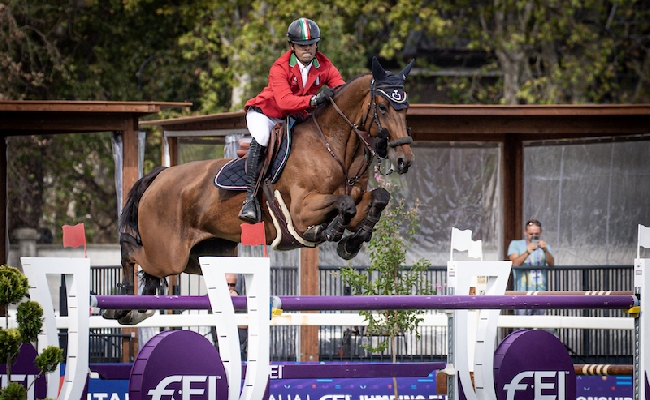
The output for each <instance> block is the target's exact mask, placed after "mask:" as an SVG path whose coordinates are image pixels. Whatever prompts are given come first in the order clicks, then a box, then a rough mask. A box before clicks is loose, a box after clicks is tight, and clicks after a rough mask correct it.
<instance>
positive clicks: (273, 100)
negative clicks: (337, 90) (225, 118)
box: [244, 50, 345, 118]
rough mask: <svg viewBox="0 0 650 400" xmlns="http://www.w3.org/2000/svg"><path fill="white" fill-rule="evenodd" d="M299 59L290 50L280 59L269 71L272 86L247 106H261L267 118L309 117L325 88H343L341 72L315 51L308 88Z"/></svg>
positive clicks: (266, 88)
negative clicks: (311, 102) (304, 81)
mask: <svg viewBox="0 0 650 400" xmlns="http://www.w3.org/2000/svg"><path fill="white" fill-rule="evenodd" d="M298 63H299V61H298V58H297V57H296V56H295V55H294V54H293V51H291V50H289V51H287V52H286V53H284V54H283V55H282V56H281V57H280V58H278V59H277V60H276V61H275V63H273V66H271V70H270V72H269V83H268V84H267V85H266V87H265V88H264V89H263V90H262V92H261V93H260V94H258V95H257V96H256V97H254V98H252V99H250V100H248V101H247V102H246V105H245V106H244V109H245V110H248V108H249V107H258V108H259V109H261V110H262V112H263V113H264V115H266V116H268V117H271V118H285V117H287V116H289V115H294V116H299V115H302V116H303V117H306V116H307V115H308V113H307V111H306V110H307V109H309V108H311V105H310V104H309V101H310V100H311V97H312V96H313V95H315V94H316V93H318V91H319V90H320V88H321V87H322V86H323V85H327V86H329V87H331V88H334V87H336V86H339V85H343V84H344V83H345V81H344V80H343V78H341V74H340V73H339V70H338V69H336V67H335V66H334V64H332V62H331V61H330V60H329V59H328V58H327V57H325V55H324V54H323V53H321V52H320V51H319V52H316V58H315V59H314V60H313V61H312V66H311V69H310V70H309V73H308V75H307V85H306V86H305V87H303V85H302V75H301V74H300V66H299V65H298Z"/></svg>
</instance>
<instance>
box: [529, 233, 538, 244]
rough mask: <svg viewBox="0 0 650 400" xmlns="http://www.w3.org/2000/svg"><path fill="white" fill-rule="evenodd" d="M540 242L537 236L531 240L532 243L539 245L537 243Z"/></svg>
mask: <svg viewBox="0 0 650 400" xmlns="http://www.w3.org/2000/svg"><path fill="white" fill-rule="evenodd" d="M538 240H539V236H537V235H533V237H532V238H531V240H530V241H531V242H532V243H535V244H537V241H538Z"/></svg>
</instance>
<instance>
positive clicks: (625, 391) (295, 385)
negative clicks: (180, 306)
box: [87, 376, 632, 400]
mask: <svg viewBox="0 0 650 400" xmlns="http://www.w3.org/2000/svg"><path fill="white" fill-rule="evenodd" d="M397 385H398V389H399V394H400V398H401V399H404V400H412V399H444V398H445V397H446V396H444V395H436V394H435V393H436V389H435V380H433V379H432V380H429V379H427V378H398V380H397ZM128 387H129V382H128V380H104V379H91V380H90V381H89V383H88V399H87V400H127V399H128V397H127V392H128ZM391 396H393V380H392V379H391V378H367V379H357V378H355V379H345V378H341V379H278V380H272V381H271V384H270V391H269V400H389V399H390V398H391ZM576 399H577V400H632V376H578V377H577V378H576Z"/></svg>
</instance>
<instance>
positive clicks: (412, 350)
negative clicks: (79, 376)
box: [90, 265, 634, 364]
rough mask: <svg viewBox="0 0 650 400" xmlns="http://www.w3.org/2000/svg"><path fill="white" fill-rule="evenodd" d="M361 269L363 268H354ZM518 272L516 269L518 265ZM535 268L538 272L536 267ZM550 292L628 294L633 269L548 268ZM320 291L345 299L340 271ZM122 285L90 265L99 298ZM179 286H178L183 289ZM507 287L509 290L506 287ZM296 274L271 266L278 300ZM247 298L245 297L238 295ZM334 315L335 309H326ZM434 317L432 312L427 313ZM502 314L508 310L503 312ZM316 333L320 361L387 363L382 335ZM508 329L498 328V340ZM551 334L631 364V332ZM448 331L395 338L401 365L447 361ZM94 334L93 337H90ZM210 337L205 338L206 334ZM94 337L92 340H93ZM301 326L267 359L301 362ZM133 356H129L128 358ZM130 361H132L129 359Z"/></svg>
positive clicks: (441, 269)
mask: <svg viewBox="0 0 650 400" xmlns="http://www.w3.org/2000/svg"><path fill="white" fill-rule="evenodd" d="M357 268H359V269H362V270H363V269H365V268H364V267H357ZM518 268H520V267H518ZM535 269H539V268H538V267H536V268H535ZM546 273H547V277H548V290H552V291H567V290H575V291H587V290H628V291H631V290H632V289H633V267H632V265H614V266H611V265H610V266H556V267H553V268H548V269H547V270H546ZM319 274H320V276H319V278H320V280H319V282H320V289H319V294H320V295H322V296H333V295H349V294H350V288H349V287H346V285H345V284H344V282H343V280H342V277H341V273H340V270H339V267H328V266H321V267H320V272H319ZM426 279H427V280H428V281H429V282H430V284H431V285H432V286H433V287H434V288H438V289H440V288H446V283H447V282H446V279H447V275H446V267H445V266H432V267H430V268H429V270H428V271H427V272H426ZM118 282H120V268H119V267H117V266H116V267H93V272H92V285H91V287H92V290H93V291H94V292H95V293H97V294H115V293H114V288H115V287H116V283H118ZM178 282H179V283H178V287H176V288H170V291H172V292H173V293H183V294H187V293H189V292H188V291H191V293H192V294H197V293H198V292H197V290H198V289H197V288H196V287H194V288H192V287H193V286H198V285H199V284H198V283H196V282H198V280H192V279H190V278H188V277H186V276H180V277H179V280H178ZM181 286H182V287H181ZM509 287H510V286H509ZM298 288H299V276H298V268H297V267H272V268H271V294H272V295H278V296H291V295H297V294H298ZM241 294H245V293H241ZM328 312H334V311H328ZM428 312H431V313H433V311H428ZM504 312H506V311H504ZM548 314H550V315H564V316H576V317H578V316H581V317H592V316H602V317H622V316H623V315H624V314H623V312H622V311H621V310H549V311H548ZM318 331H319V356H320V361H390V358H391V357H390V355H389V354H388V352H383V353H382V352H370V351H368V350H367V346H368V345H371V346H376V344H377V343H378V341H380V340H384V339H385V338H384V337H377V336H373V337H369V336H367V335H365V332H364V328H363V327H360V326H321V327H319V329H318ZM510 332H511V330H509V329H500V332H499V341H500V340H502V339H503V338H504V337H505V336H506V335H507V334H509V333H510ZM554 333H555V334H556V335H557V336H558V338H560V340H561V341H562V342H563V343H564V345H565V346H566V348H567V350H568V351H569V353H570V354H571V355H572V358H573V359H574V362H576V363H605V364H631V363H632V359H633V351H634V340H633V336H632V331H629V330H617V329H612V330H582V329H557V330H555V331H554ZM446 334H447V333H446V328H445V327H428V326H423V327H419V328H418V330H417V333H413V334H411V333H404V334H403V335H401V336H399V337H398V338H397V343H396V344H397V346H396V348H397V353H398V356H397V358H398V360H399V361H404V362H405V361H444V360H445V359H446V351H447V347H446V341H447V336H446ZM93 335H94V336H93ZM206 336H208V335H206ZM93 337H94V338H95V339H93ZM123 337H124V335H121V333H120V330H119V329H111V330H101V331H100V330H93V332H92V333H91V344H92V348H91V349H90V351H91V355H92V357H93V359H94V360H96V361H98V362H102V361H104V362H109V361H114V360H115V359H119V356H117V355H118V354H120V355H121V352H122V348H121V346H122V345H129V346H130V348H131V350H129V349H125V350H126V351H132V349H133V343H132V341H129V340H128V339H127V340H126V341H123V340H122V338H123ZM299 342H300V327H297V326H273V327H271V338H270V343H272V345H271V354H270V355H271V360H273V361H296V360H298V359H299V356H298V354H299ZM131 355H132V354H131ZM130 358H131V359H133V357H130Z"/></svg>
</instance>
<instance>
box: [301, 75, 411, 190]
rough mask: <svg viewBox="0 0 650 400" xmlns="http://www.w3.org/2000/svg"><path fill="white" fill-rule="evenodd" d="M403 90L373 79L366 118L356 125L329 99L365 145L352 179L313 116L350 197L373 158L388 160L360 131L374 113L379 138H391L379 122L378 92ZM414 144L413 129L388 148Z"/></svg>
mask: <svg viewBox="0 0 650 400" xmlns="http://www.w3.org/2000/svg"><path fill="white" fill-rule="evenodd" d="M390 88H392V89H396V88H398V89H403V88H404V86H402V85H377V84H376V82H375V80H374V79H372V80H371V82H370V101H369V102H368V108H367V109H366V114H365V115H364V117H363V118H362V119H361V121H360V123H359V124H354V123H352V121H350V120H349V119H348V117H346V116H345V114H344V113H343V111H341V109H340V108H339V106H337V105H336V103H335V102H334V99H333V98H331V97H329V98H328V99H329V101H330V103H331V104H332V107H334V109H335V110H336V112H337V113H338V114H339V115H340V116H341V118H343V120H344V121H345V122H346V123H347V124H348V125H349V126H350V128H352V130H353V131H354V133H356V135H357V137H358V138H359V139H360V140H361V142H362V143H363V145H364V146H363V158H364V162H362V163H361V165H360V166H359V170H358V171H357V172H356V174H355V175H354V176H352V177H350V175H349V174H348V170H347V168H346V167H345V165H344V164H343V162H342V161H341V160H340V159H339V158H338V157H337V156H336V154H334V152H333V151H332V148H331V147H330V144H329V142H328V141H327V138H326V137H325V134H324V133H323V130H322V129H321V127H320V124H319V123H318V121H317V120H316V116H315V114H314V113H312V114H311V117H312V120H313V121H314V124H315V125H316V128H317V129H318V133H319V134H320V136H321V137H322V139H323V141H324V142H325V147H326V148H327V151H328V152H329V153H330V155H331V156H332V157H333V158H334V159H335V160H336V162H337V163H338V164H339V165H340V166H341V169H342V170H343V174H344V175H345V178H346V190H345V191H346V193H347V194H348V195H349V194H350V193H351V191H352V187H353V186H354V185H355V184H356V183H357V182H358V181H359V180H360V179H361V177H362V176H363V175H364V174H365V173H366V171H367V170H368V167H369V166H370V163H371V160H372V158H373V157H377V158H379V159H382V158H386V157H387V154H385V155H383V156H381V155H379V154H377V152H376V151H375V150H373V148H372V146H371V145H370V143H369V142H370V141H371V140H372V137H371V136H370V133H369V132H367V131H363V130H361V129H359V127H364V126H366V122H367V121H368V117H369V116H370V113H371V111H372V121H371V126H372V123H376V124H377V137H379V139H380V140H385V141H388V138H389V137H390V132H389V131H388V129H386V128H383V127H382V126H381V121H379V115H377V102H376V101H375V95H376V94H377V91H378V90H382V91H383V90H384V89H390ZM412 142H413V139H412V138H411V128H408V136H406V137H402V138H399V139H396V140H393V141H391V142H388V143H387V144H388V146H390V147H397V146H401V145H404V144H411V143H412Z"/></svg>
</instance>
